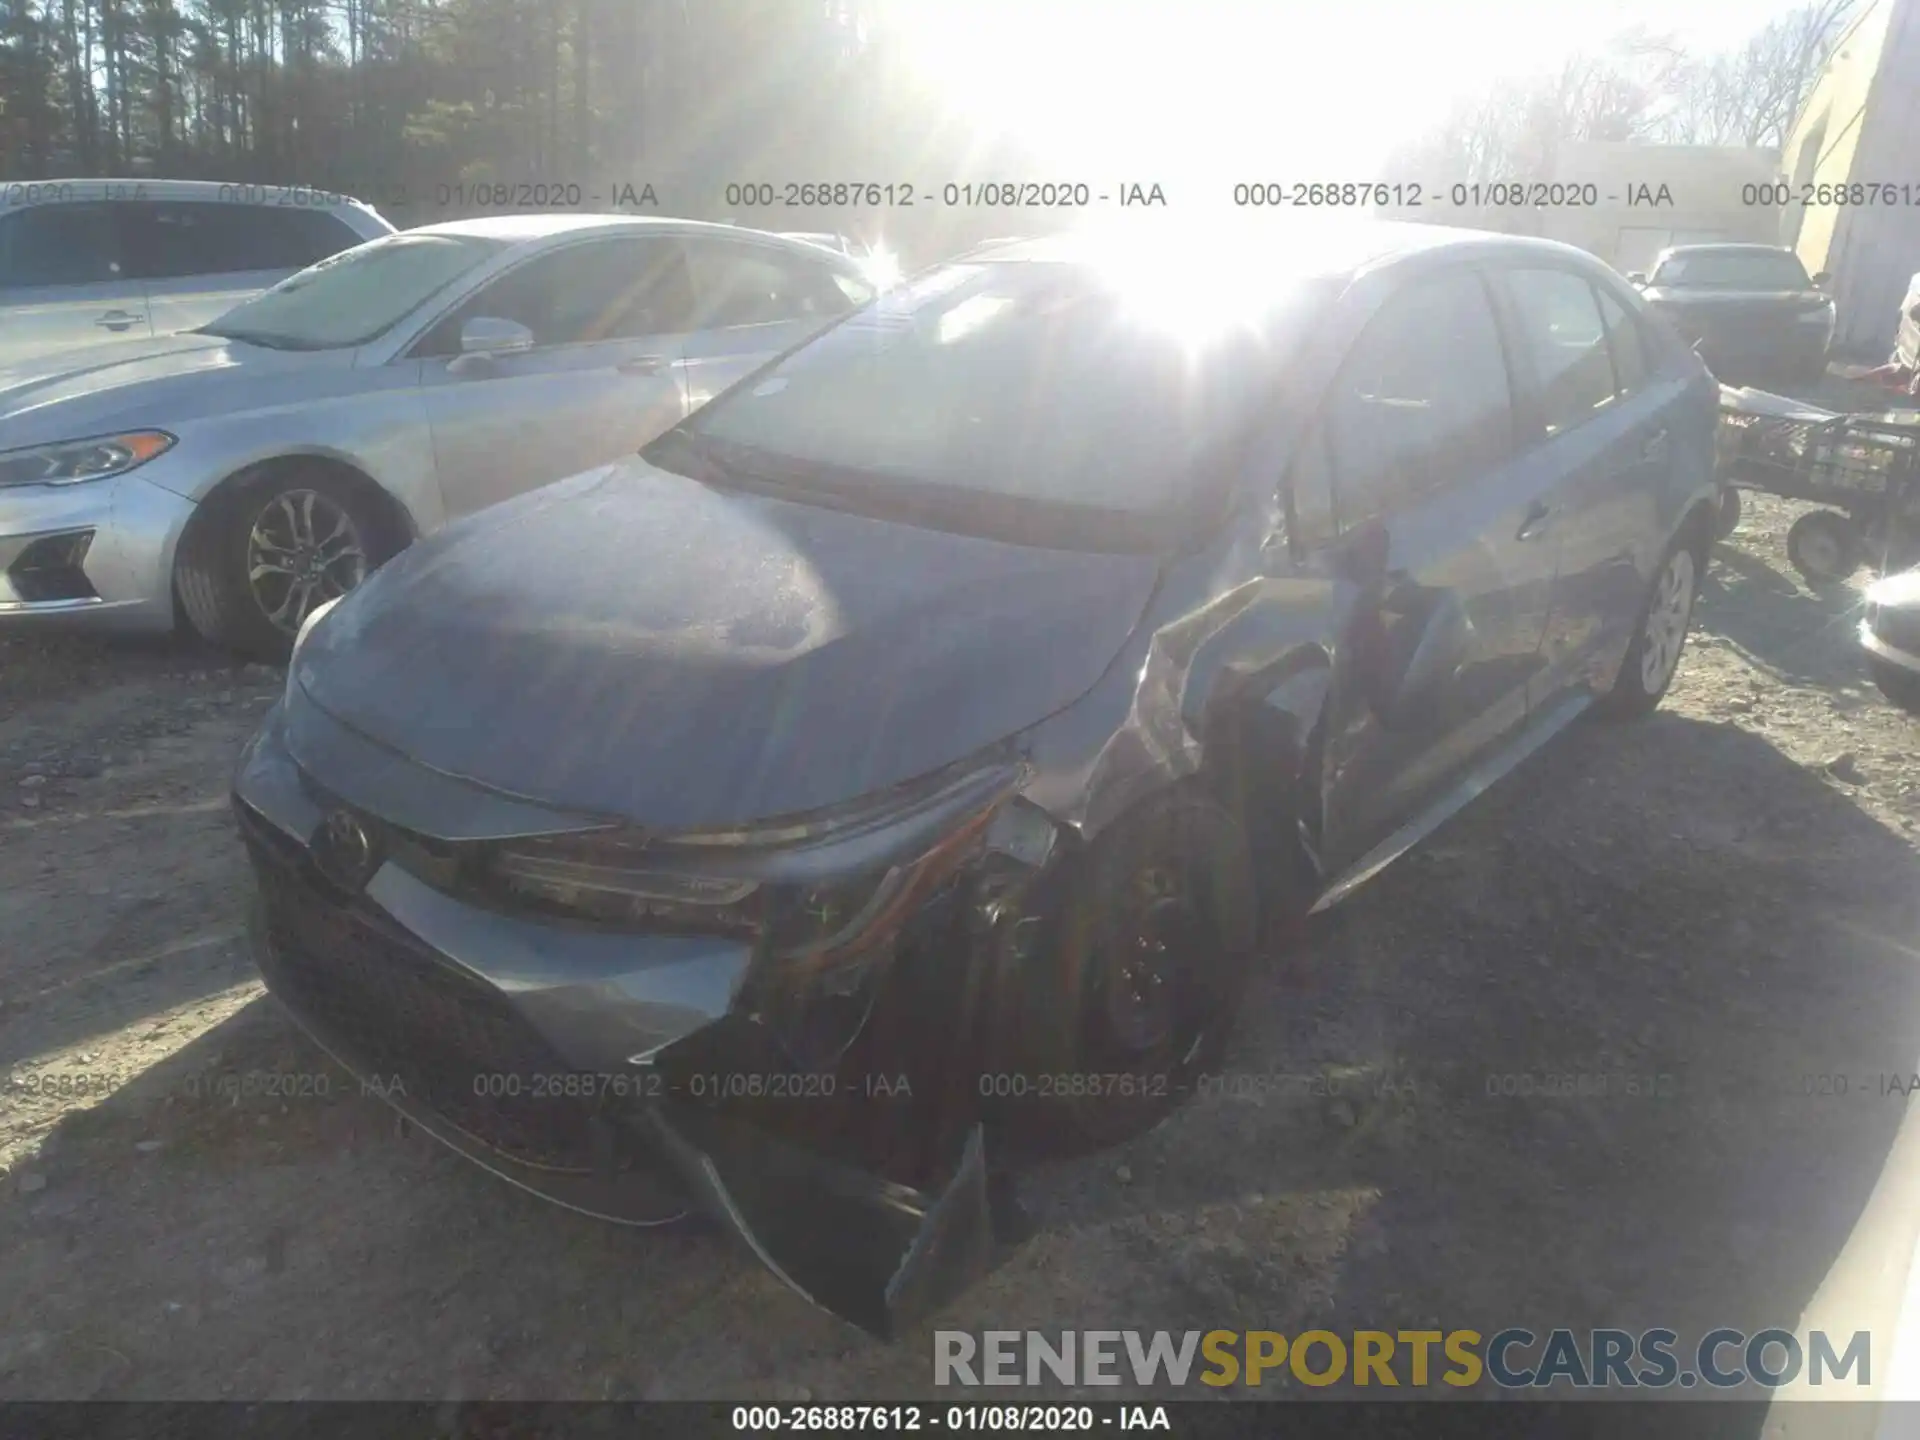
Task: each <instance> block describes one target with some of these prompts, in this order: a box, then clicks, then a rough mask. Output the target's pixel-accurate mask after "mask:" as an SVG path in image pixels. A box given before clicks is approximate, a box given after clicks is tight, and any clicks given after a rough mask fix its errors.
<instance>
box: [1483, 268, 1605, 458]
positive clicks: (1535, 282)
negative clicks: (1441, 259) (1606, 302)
mask: <svg viewBox="0 0 1920 1440" xmlns="http://www.w3.org/2000/svg"><path fill="white" fill-rule="evenodd" d="M1507 282H1508V285H1509V286H1510V288H1511V292H1512V295H1513V299H1514V305H1515V308H1516V310H1517V311H1518V316H1517V318H1518V320H1519V324H1520V332H1521V343H1522V344H1524V345H1525V346H1526V347H1527V350H1528V353H1529V354H1530V355H1531V356H1532V358H1533V372H1534V377H1535V379H1536V381H1537V382H1538V384H1539V387H1540V412H1541V413H1540V420H1541V424H1542V426H1543V427H1544V428H1545V430H1546V433H1547V435H1548V437H1549V438H1551V437H1553V436H1555V435H1563V434H1565V433H1566V432H1567V431H1569V430H1572V429H1573V428H1575V427H1576V426H1578V425H1580V424H1581V423H1582V422H1583V421H1586V420H1588V419H1590V418H1591V417H1592V416H1593V415H1594V414H1595V413H1596V412H1598V411H1599V410H1601V409H1602V408H1603V407H1605V406H1606V405H1608V404H1609V403H1611V402H1612V400H1613V397H1614V393H1615V390H1616V388H1617V385H1616V382H1615V379H1614V374H1613V359H1612V356H1611V355H1610V354H1609V353H1608V349H1607V332H1606V327H1605V325H1603V324H1602V322H1601V319H1600V306H1599V303H1598V302H1597V301H1596V300H1595V299H1594V294H1593V287H1592V286H1591V285H1589V284H1588V283H1587V281H1586V278H1585V277H1584V276H1581V275H1577V274H1575V273H1574V272H1573V271H1571V270H1511V271H1509V272H1508V273H1507Z"/></svg>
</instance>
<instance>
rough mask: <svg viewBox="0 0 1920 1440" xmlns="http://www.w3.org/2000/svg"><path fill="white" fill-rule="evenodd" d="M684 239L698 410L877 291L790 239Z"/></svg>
mask: <svg viewBox="0 0 1920 1440" xmlns="http://www.w3.org/2000/svg"><path fill="white" fill-rule="evenodd" d="M683 243H684V244H685V246H686V256H687V272H688V275H689V277H690V278H691V281H692V285H693V299H694V322H693V323H694V329H695V332H696V333H694V334H693V335H691V336H689V337H688V340H687V345H686V351H685V356H686V376H687V398H688V404H689V406H690V407H691V408H692V409H696V410H697V409H698V408H699V407H700V406H702V405H704V404H706V403H707V401H709V400H711V399H712V398H713V397H714V396H716V395H718V394H719V393H720V392H721V391H722V390H725V389H726V388H727V387H728V386H729V385H731V384H733V382H734V381H736V380H738V379H739V378H740V377H741V376H743V375H745V374H747V373H748V372H749V371H752V370H755V369H757V368H759V367H760V366H761V365H763V364H765V363H766V361H768V360H769V359H771V358H772V357H773V356H775V355H777V354H779V353H780V352H781V351H782V350H784V349H786V348H787V347H788V346H789V345H794V344H797V343H798V342H799V341H801V340H803V339H805V338H806V337H807V336H808V335H810V334H812V333H813V332H814V331H816V330H818V329H820V328H822V327H823V326H826V325H828V324H831V323H832V322H833V321H835V320H837V319H839V318H840V317H841V316H842V315H845V314H846V313H847V312H848V311H850V310H853V309H855V308H856V307H857V306H860V305H864V304H865V303H866V302H867V301H868V300H870V299H872V298H873V293H874V292H873V287H872V286H871V285H868V284H867V283H866V282H865V281H864V280H861V279H859V278H858V277H857V276H855V275H853V274H851V273H849V272H848V271H846V270H845V269H844V268H840V267H836V266H835V265H834V264H833V263H832V262H831V261H829V260H827V259H825V258H821V259H818V260H816V259H814V258H813V257H811V256H808V255H804V254H799V253H797V252H796V251H794V250H792V249H790V248H787V247H785V246H775V245H767V244H761V243H757V242H754V241H751V240H735V239H732V238H731V237H726V236H711V235H700V236H694V237H692V238H689V239H687V240H686V241H684V242H683Z"/></svg>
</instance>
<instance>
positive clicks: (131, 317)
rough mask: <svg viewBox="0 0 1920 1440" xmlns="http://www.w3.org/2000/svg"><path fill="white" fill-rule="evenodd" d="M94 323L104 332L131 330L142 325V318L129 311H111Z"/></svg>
mask: <svg viewBox="0 0 1920 1440" xmlns="http://www.w3.org/2000/svg"><path fill="white" fill-rule="evenodd" d="M93 323H94V324H96V325H98V326H100V327H101V328H102V329H103V330H131V329H132V328H133V327H134V326H136V325H138V324H139V323H140V317H139V316H138V315H135V314H133V313H132V312H131V311H128V310H109V311H107V312H106V313H105V314H103V315H102V316H101V317H100V318H99V319H97V320H95V321H94V322H93Z"/></svg>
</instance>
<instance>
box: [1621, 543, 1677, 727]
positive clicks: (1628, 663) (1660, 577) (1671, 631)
mask: <svg viewBox="0 0 1920 1440" xmlns="http://www.w3.org/2000/svg"><path fill="white" fill-rule="evenodd" d="M1701 568H1702V567H1701V564H1700V556H1699V554H1698V553H1697V552H1696V551H1695V549H1694V547H1693V546H1691V545H1688V544H1687V543H1686V542H1685V540H1684V539H1682V540H1679V541H1676V542H1675V543H1674V545H1673V547H1672V548H1671V549H1670V550H1668V551H1667V553H1666V554H1665V555H1664V556H1662V557H1661V560H1660V568H1659V569H1658V570H1656V571H1655V572H1654V576H1653V583H1652V584H1651V585H1649V586H1648V587H1647V598H1646V600H1645V601H1644V602H1643V603H1642V604H1641V606H1640V618H1639V619H1638V621H1637V622H1636V623H1635V625H1634V630H1633V643H1632V644H1631V645H1630V646H1628V647H1627V658H1626V660H1625V661H1623V662H1622V664H1621V666H1620V673H1619V674H1618V675H1617V676H1615V677H1614V682H1613V688H1612V689H1611V690H1609V691H1608V692H1607V693H1606V695H1605V696H1603V697H1602V698H1601V700H1600V706H1599V708H1600V713H1601V714H1603V715H1605V716H1607V717H1608V718H1610V719H1614V720H1633V719H1637V718H1639V717H1640V716H1642V715H1650V714H1652V713H1653V711H1654V709H1655V708H1656V707H1657V706H1658V705H1659V704H1660V702H1661V700H1662V699H1664V698H1665V697H1666V693H1667V689H1668V687H1669V686H1671V685H1672V684H1673V677H1674V673H1675V672H1676V671H1677V670H1678V669H1679V668H1680V654H1681V651H1682V650H1684V649H1685V648H1686V643H1687V632H1688V630H1689V629H1690V628H1691V627H1692V625H1693V607H1694V601H1695V599H1696V598H1697V596H1698V594H1699V586H1700V571H1701Z"/></svg>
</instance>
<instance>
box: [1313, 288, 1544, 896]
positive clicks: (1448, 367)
mask: <svg viewBox="0 0 1920 1440" xmlns="http://www.w3.org/2000/svg"><path fill="white" fill-rule="evenodd" d="M1319 432H1320V433H1319V434H1318V435H1312V436H1310V437H1309V445H1310V446H1311V445H1313V444H1316V443H1320V442H1321V441H1322V440H1324V443H1325V445H1326V447H1327V450H1326V463H1327V464H1328V465H1329V467H1330V469H1331V472H1332V480H1333V483H1332V491H1333V496H1334V508H1335V512H1336V518H1337V522H1338V525H1339V528H1340V531H1341V537H1342V540H1343V541H1345V540H1346V539H1347V537H1348V536H1349V535H1353V534H1356V533H1357V532H1358V531H1360V530H1362V529H1364V527H1366V526H1369V525H1381V526H1384V528H1385V531H1386V539H1387V567H1386V568H1387V574H1386V577H1385V581H1384V584H1383V585H1382V587H1381V590H1380V593H1379V594H1378V595H1377V596H1376V597H1374V599H1373V601H1371V602H1370V603H1369V604H1367V605H1366V606H1364V607H1363V609H1362V613H1361V618H1360V628H1359V630H1358V631H1357V632H1356V635H1355V636H1354V638H1353V641H1352V643H1351V644H1350V645H1349V647H1348V648H1349V656H1348V661H1347V663H1346V665H1345V666H1344V667H1343V675H1342V678H1341V681H1340V684H1339V687H1338V689H1337V693H1336V696H1335V700H1334V704H1335V707H1336V721H1335V724H1334V725H1332V726H1331V727H1329V731H1328V735H1327V742H1326V743H1327V760H1328V765H1329V770H1328V774H1329V776H1330V780H1329V787H1328V794H1327V802H1326V817H1325V822H1324V837H1323V844H1324V852H1325V853H1324V856H1323V858H1324V859H1325V860H1326V861H1327V863H1328V864H1329V866H1330V867H1331V868H1332V869H1333V870H1336V871H1337V870H1341V869H1344V868H1346V867H1347V866H1349V865H1351V864H1352V863H1353V862H1354V861H1356V860H1358V859H1359V858H1360V857H1361V856H1363V855H1364V854H1365V853H1366V852H1367V851H1368V850H1370V849H1372V848H1373V847H1374V846H1375V845H1376V844H1378V843H1379V842H1381V841H1383V840H1385V839H1386V838H1387V837H1388V836H1389V835H1390V834H1391V833H1392V832H1393V831H1394V830H1396V829H1398V828H1399V827H1401V826H1402V825H1405V824H1407V823H1408V822H1410V821H1412V820H1414V819H1415V818H1417V817H1419V816H1420V815H1421V814H1422V813H1423V812H1424V811H1426V809H1427V808H1428V807H1429V806H1430V805H1431V804H1433V803H1434V802H1435V801H1436V800H1437V799H1438V798H1439V797H1440V796H1441V794H1442V792H1443V791H1444V790H1445V789H1446V787H1447V785H1448V782H1449V781H1452V780H1454V779H1456V778H1457V777H1458V775H1459V773H1460V772H1461V771H1462V770H1463V769H1464V768H1465V767H1466V766H1467V765H1468V764H1469V763H1470V762H1471V761H1472V760H1473V759H1474V758H1475V757H1476V756H1478V755H1480V754H1481V753H1482V752H1484V751H1485V750H1487V749H1488V748H1489V747H1490V746H1492V745H1494V744H1495V743H1496V742H1498V741H1499V740H1500V739H1501V738H1502V737H1504V736H1505V735H1507V734H1508V733H1509V732H1511V731H1512V730H1514V729H1515V728H1516V727H1517V726H1519V725H1520V724H1521V723H1522V722H1523V721H1524V719H1525V717H1526V692H1527V684H1528V680H1529V678H1530V677H1531V674H1532V671H1533V669H1534V667H1535V665H1536V664H1537V663H1538V658H1537V652H1538V649H1539V643H1540V636H1541V632H1542V630H1543V628H1544V626H1545V623H1546V614H1547V606H1548V603H1549V600H1550V597H1551V594H1552V587H1553V564H1554V560H1553V551H1552V547H1551V546H1550V545H1547V544H1542V543H1539V542H1538V541H1537V540H1536V539H1534V538H1533V537H1532V535H1531V533H1530V531H1529V526H1530V525H1531V524H1532V523H1533V522H1534V521H1535V520H1536V519H1537V517H1538V511H1539V510H1540V503H1539V502H1540V499H1541V496H1540V480H1541V477H1540V475H1539V472H1538V471H1537V470H1535V469H1533V468H1532V467H1529V466H1528V465H1526V464H1524V463H1523V462H1522V460H1521V458H1520V457H1519V456H1518V454H1517V451H1516V444H1515V426H1514V412H1513V404H1512V384H1511V379H1510V373H1509V364H1508V359H1507V356H1506V351H1505V347H1504V344H1503V341H1502V337H1501V332H1500V329H1499V327H1498V325H1497V324H1496V321H1495V316H1494V309H1493V304H1492V301H1491V297H1490V296H1489V293H1488V291H1487V288H1486V285H1485V282H1484V281H1483V279H1482V277H1481V276H1480V274H1479V273H1478V272H1477V271H1475V270H1473V269H1469V268H1456V269H1453V270H1449V271H1444V272H1441V273H1439V274H1436V275H1433V276H1429V277H1426V278H1422V279H1417V280H1414V281H1412V282H1410V283H1409V284H1408V285H1407V287H1406V288H1405V289H1404V290H1403V291H1401V292H1399V293H1397V294H1395V295H1393V296H1392V297H1390V298H1389V299H1388V300H1387V301H1386V302H1385V303H1384V304H1383V305H1382V307H1381V309H1380V311H1379V312H1378V313H1377V314H1376V315H1375V316H1374V317H1373V319H1372V320H1371V321H1370V322H1369V323H1368V325H1367V327H1366V329H1365V330H1364V331H1363V332H1362V333H1361V336H1360V338H1359V339H1358V340H1357V341H1356V342H1355V344H1354V347H1353V349H1352V351H1351V352H1350V353H1349V354H1348V356H1347V358H1346V360H1345V361H1344V362H1343V363H1342V366H1341V370H1340V373H1339V376H1338V378H1337V379H1336V380H1335V382H1334V385H1333V389H1332V391H1331V394H1330V396H1329V399H1328V401H1327V403H1326V406H1325V409H1324V411H1323V414H1322V417H1321V421H1320V423H1319ZM1310 453H1311V451H1309V454H1310ZM1429 634H1432V635H1435V636H1437V637H1441V638H1443V639H1445V640H1446V644H1445V647H1444V654H1445V656H1446V661H1445V664H1444V665H1443V667H1442V668H1441V670H1440V672H1439V673H1438V675H1437V680H1436V683H1435V684H1434V685H1433V686H1432V688H1431V689H1430V690H1428V691H1427V692H1425V693H1424V694H1423V696H1422V698H1421V701H1420V703H1419V704H1418V705H1416V706H1414V707H1412V708H1411V709H1408V710H1405V711H1402V712H1399V713H1394V712H1393V711H1392V710H1391V709H1390V707H1384V706H1382V705H1381V704H1380V703H1379V701H1380V699H1381V697H1382V693H1383V685H1382V681H1383V680H1389V681H1390V680H1391V678H1392V677H1394V676H1395V675H1398V674H1401V673H1404V672H1405V670H1406V668H1407V664H1408V661H1409V659H1410V657H1411V656H1412V655H1414V654H1415V653H1417V652H1418V650H1419V647H1420V645H1421V643H1422V640H1423V638H1424V637H1426V636H1427V635H1429ZM1447 637H1451V638H1447Z"/></svg>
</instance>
